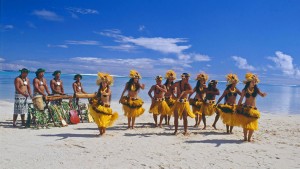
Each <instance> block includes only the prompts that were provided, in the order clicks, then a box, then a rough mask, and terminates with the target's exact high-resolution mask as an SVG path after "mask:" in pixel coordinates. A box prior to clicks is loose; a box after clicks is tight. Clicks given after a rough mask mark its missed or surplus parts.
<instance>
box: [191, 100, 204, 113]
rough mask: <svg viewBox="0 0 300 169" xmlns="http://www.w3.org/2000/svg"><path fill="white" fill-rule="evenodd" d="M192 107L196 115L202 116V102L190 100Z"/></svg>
mask: <svg viewBox="0 0 300 169" xmlns="http://www.w3.org/2000/svg"><path fill="white" fill-rule="evenodd" d="M189 102H190V105H191V106H192V110H193V113H194V114H199V115H202V111H201V107H202V102H201V101H200V100H198V99H189Z"/></svg>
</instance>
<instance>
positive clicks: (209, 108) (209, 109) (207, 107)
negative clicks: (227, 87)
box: [201, 103, 216, 116]
mask: <svg viewBox="0 0 300 169" xmlns="http://www.w3.org/2000/svg"><path fill="white" fill-rule="evenodd" d="M201 111H202V113H203V114H204V113H205V116H211V115H213V114H214V113H215V111H216V108H215V104H214V103H203V104H202V108H201Z"/></svg>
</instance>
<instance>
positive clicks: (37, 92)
mask: <svg viewBox="0 0 300 169" xmlns="http://www.w3.org/2000/svg"><path fill="white" fill-rule="evenodd" d="M44 73H45V69H42V68H39V69H38V70H37V71H36V72H35V75H36V77H35V78H34V79H33V100H32V101H33V104H34V106H35V108H36V109H38V110H44V103H43V97H45V96H47V95H46V94H45V91H46V93H47V94H48V95H49V94H50V92H49V89H48V86H47V81H46V79H45V78H44Z"/></svg>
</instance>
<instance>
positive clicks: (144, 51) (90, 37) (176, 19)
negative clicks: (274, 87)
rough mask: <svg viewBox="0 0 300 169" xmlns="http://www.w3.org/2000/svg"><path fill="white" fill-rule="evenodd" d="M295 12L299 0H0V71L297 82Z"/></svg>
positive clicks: (298, 26)
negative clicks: (133, 71) (186, 75)
mask: <svg viewBox="0 0 300 169" xmlns="http://www.w3.org/2000/svg"><path fill="white" fill-rule="evenodd" d="M299 17H300V1H298V0H288V1H286V0H257V1H256V0H252V1H237V0H230V1H229V0H228V1H225V0H224V1H219V0H206V1H202V0H198V1H196V0H195V1H191V0H190V1H176V0H164V1H161V0H148V1H142V0H128V1H124V0H119V1H115V0H109V1H104V0H103V1H96V0H95V1H92V0H90V1H79V0H78V1H75V0H72V1H67V0H65V1H63V0H43V1H40V0H26V1H23V0H1V13H0V18H1V20H0V34H1V37H0V40H1V41H0V42H1V46H0V70H1V69H2V70H18V69H19V68H22V67H26V68H29V69H31V70H36V69H37V68H39V67H43V68H45V69H46V70H47V71H50V72H51V71H54V70H57V69H60V70H62V72H63V73H96V72H98V71H105V72H109V73H112V74H117V75H128V73H129V70H130V69H137V70H138V71H139V72H141V74H142V75H143V76H155V75H157V74H164V73H165V71H166V70H168V69H174V70H175V71H176V72H177V73H178V74H180V73H182V72H188V73H191V74H192V76H196V74H197V73H199V72H202V71H204V72H206V73H208V74H209V75H210V77H211V79H212V78H214V79H218V80H225V78H224V76H225V75H226V74H227V73H237V74H238V75H239V78H240V79H241V80H242V79H243V78H244V74H245V73H246V72H249V71H251V72H254V73H257V74H258V76H259V77H260V79H261V81H262V82H267V83H287V84H295V83H296V84H299V83H300V82H299V79H300V57H299V55H300V22H299ZM283 79H284V80H283Z"/></svg>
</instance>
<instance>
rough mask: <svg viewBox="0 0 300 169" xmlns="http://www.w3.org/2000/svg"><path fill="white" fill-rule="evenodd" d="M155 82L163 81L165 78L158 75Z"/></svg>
mask: <svg viewBox="0 0 300 169" xmlns="http://www.w3.org/2000/svg"><path fill="white" fill-rule="evenodd" d="M155 80H163V77H162V76H161V75H158V76H156V77H155Z"/></svg>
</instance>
